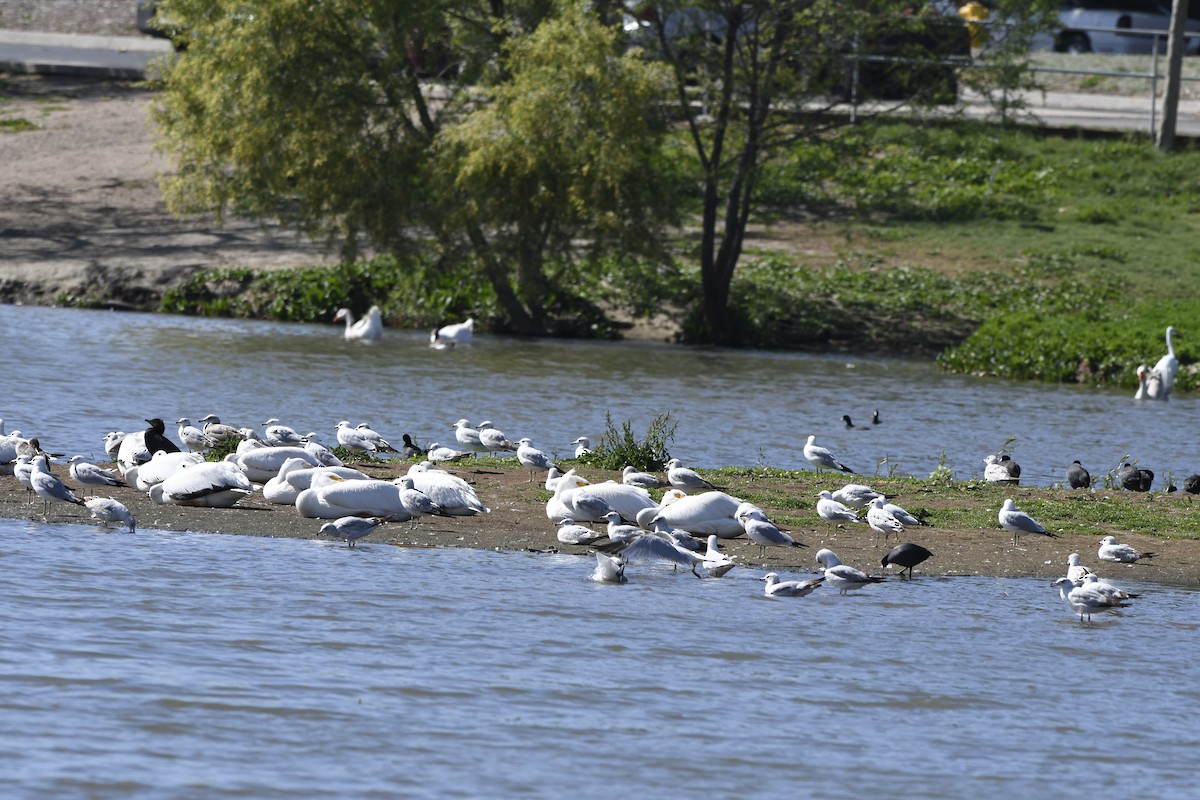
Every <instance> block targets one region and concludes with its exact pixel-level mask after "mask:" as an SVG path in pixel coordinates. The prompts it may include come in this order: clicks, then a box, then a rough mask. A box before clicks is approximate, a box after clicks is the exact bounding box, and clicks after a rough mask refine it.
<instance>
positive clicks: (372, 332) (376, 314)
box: [333, 306, 383, 342]
mask: <svg viewBox="0 0 1200 800" xmlns="http://www.w3.org/2000/svg"><path fill="white" fill-rule="evenodd" d="M342 319H344V320H345V321H346V329H345V330H344V331H342V338H343V339H346V340H347V341H358V342H377V341H379V340H380V339H382V338H383V314H382V312H381V311H380V310H379V306H371V307H370V308H369V309H367V314H366V316H365V317H363V318H362V319H360V320H357V321H356V320H355V319H354V314H352V313H351V312H350V309H348V308H339V309H338V310H337V311H336V312H335V313H334V315H333V321H334V322H337V321H338V320H342Z"/></svg>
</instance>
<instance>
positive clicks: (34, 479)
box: [29, 455, 83, 513]
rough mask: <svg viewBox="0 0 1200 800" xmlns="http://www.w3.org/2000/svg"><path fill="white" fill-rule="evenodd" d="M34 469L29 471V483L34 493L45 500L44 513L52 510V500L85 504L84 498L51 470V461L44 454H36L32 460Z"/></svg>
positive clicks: (78, 504) (79, 504)
mask: <svg viewBox="0 0 1200 800" xmlns="http://www.w3.org/2000/svg"><path fill="white" fill-rule="evenodd" d="M30 463H31V464H32V465H33V469H32V470H30V473H29V485H30V486H31V487H32V488H33V491H34V493H35V494H36V495H37V496H38V497H40V498H42V500H43V501H45V506H44V508H43V512H44V513H49V512H50V501H51V500H59V501H61V502H64V503H74V504H75V505H77V506H81V505H83V500H81V499H80V498H78V497H76V496H75V493H74V492H73V491H71V489H70V488H68V487H67V485H66V484H65V483H63V482H62V480H61V479H60V478H59V477H58V476H57V475H55V474H54V473H53V472H51V471H50V467H49V463H48V462H47V461H46V457H45V456H43V455H36V456H34V457H33V459H32V460H31V461H30Z"/></svg>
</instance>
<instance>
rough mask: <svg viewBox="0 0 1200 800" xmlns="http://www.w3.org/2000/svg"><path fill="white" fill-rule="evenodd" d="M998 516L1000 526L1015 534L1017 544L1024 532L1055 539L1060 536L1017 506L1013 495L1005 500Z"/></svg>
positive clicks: (1014, 539) (1014, 540)
mask: <svg viewBox="0 0 1200 800" xmlns="http://www.w3.org/2000/svg"><path fill="white" fill-rule="evenodd" d="M998 518H999V521H1000V527H1001V528H1004V530H1006V531H1008V532H1009V533H1011V534H1012V535H1013V544H1017V540H1018V538H1019V537H1020V536H1021V534H1024V533H1037V534H1040V535H1042V536H1049V537H1051V538H1053V539H1057V538H1058V534H1056V533H1051V532H1050V531H1048V530H1046V529H1045V528H1043V527H1042V525H1041V523H1039V522H1038V521H1037V520H1035V519H1034V518H1033V517H1031V516H1029V515H1028V514H1026V513H1025V512H1024V511H1022V510H1021V509H1019V508H1017V507H1016V506H1015V505H1014V504H1013V501H1012V498H1011V497H1010V498H1008V499H1007V500H1005V501H1004V506H1003V507H1002V508H1001V509H1000V513H999V515H998Z"/></svg>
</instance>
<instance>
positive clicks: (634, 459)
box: [580, 411, 679, 472]
mask: <svg viewBox="0 0 1200 800" xmlns="http://www.w3.org/2000/svg"><path fill="white" fill-rule="evenodd" d="M678 426H679V423H678V422H676V421H675V420H672V419H671V415H670V413H664V414H659V415H658V416H657V417H655V418H654V419H653V420H651V421H650V426H649V427H648V428H647V429H646V437H645V438H644V439H643V440H642V441H640V442H639V441H638V440H637V437H635V436H634V434H633V426H632V424H631V423H630V421H629V420H625V422H624V423H622V424H621V429H620V430H617V427H616V425H614V424H613V421H612V415H611V414H609V413H608V412H607V411H606V412H605V413H604V435H603V436H602V437H601V438H600V441H599V442H597V443H596V446H595V447H593V448H592V452H590V453H586V454H584V456H583V457H582V458H581V459H580V460H581V461H583V463H585V464H587V465H588V466H592V467H598V468H601V469H611V470H617V471H618V472H619V471H620V470H622V469H624V468H625V467H627V466H630V467H634V468H635V469H638V470H647V471H651V472H653V471H657V470H661V469H662V468H663V466H664V465H665V464H666V463H667V461H669V460H670V458H671V454H670V451H669V450H668V447H669V445H670V443H671V442H672V441H674V439H675V429H676V428H677V427H678Z"/></svg>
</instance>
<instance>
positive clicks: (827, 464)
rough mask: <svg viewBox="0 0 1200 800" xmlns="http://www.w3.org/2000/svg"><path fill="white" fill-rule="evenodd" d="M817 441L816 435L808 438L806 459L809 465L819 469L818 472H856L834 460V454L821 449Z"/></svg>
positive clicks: (805, 447) (805, 449) (805, 446)
mask: <svg viewBox="0 0 1200 800" xmlns="http://www.w3.org/2000/svg"><path fill="white" fill-rule="evenodd" d="M816 441H817V437H816V435H815V434H814V435H810V436H809V437H808V442H807V444H805V445H804V457H805V458H806V459H808V463H810V464H812V465H813V466H814V467H816V468H817V471H818V472H820V471H821V470H826V469H830V470H840V471H842V472H849V473H852V474H854V470H852V469H850V468H849V467H847V466H846V465H845V464H843V463H842V462H840V461H838V460H837V459H836V458H834V457H833V453H831V452H830V451H829V450H827V449H826V448H824V447H821V446H820V445H819V444H815V442H816Z"/></svg>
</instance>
